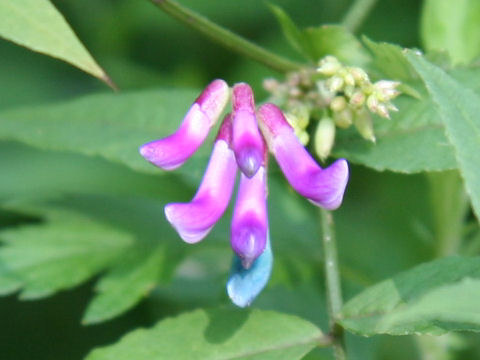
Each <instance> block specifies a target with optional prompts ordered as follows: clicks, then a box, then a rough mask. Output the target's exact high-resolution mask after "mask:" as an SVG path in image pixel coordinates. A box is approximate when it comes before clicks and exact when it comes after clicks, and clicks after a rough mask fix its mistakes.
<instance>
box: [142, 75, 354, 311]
mask: <svg viewBox="0 0 480 360" xmlns="http://www.w3.org/2000/svg"><path fill="white" fill-rule="evenodd" d="M228 97H229V89H228V85H227V84H226V83H225V82H224V81H223V80H215V81H213V82H212V83H211V84H210V85H208V86H207V88H206V89H205V90H204V91H203V93H202V94H201V95H200V97H199V98H197V100H196V101H195V103H194V104H193V105H192V107H191V108H190V110H189V111H188V113H187V115H186V116H185V119H184V120H183V122H182V124H181V126H180V128H179V129H178V130H177V132H175V133H174V134H173V135H170V136H168V137H166V138H164V139H160V140H156V141H153V142H150V143H148V144H145V145H143V146H142V147H140V153H141V155H142V156H144V157H145V158H146V159H147V160H148V161H150V162H151V163H153V164H155V165H157V166H159V167H161V168H163V169H165V170H171V169H175V168H176V167H178V166H181V165H182V164H183V163H184V162H185V161H186V160H187V159H188V158H189V157H190V156H191V155H192V154H193V153H194V152H195V151H196V150H197V149H198V147H199V146H200V145H201V144H202V142H203V141H204V140H205V138H206V137H207V135H208V131H209V129H210V128H211V127H212V126H213V124H214V123H215V121H216V120H217V118H218V117H219V116H220V114H221V112H222V111H223V108H224V107H225V104H226V102H227V101H228ZM232 105H233V106H232V107H233V111H232V114H228V115H227V116H226V117H225V118H224V120H223V122H222V124H221V126H220V129H219V132H218V135H217V137H216V139H215V142H214V144H213V150H212V154H211V157H210V160H209V162H208V165H207V169H206V171H205V174H204V176H203V179H202V182H201V184H200V186H199V188H198V190H197V192H196V194H195V196H194V197H193V199H192V200H191V201H190V202H188V203H172V204H168V205H166V206H165V216H166V218H167V220H168V221H169V222H170V224H171V225H172V226H173V227H174V228H175V229H176V231H177V232H178V234H179V235H180V237H181V238H182V239H183V240H184V241H186V242H188V243H196V242H198V241H200V240H202V239H203V238H204V237H205V236H206V235H207V234H208V233H209V232H210V230H211V229H212V228H213V226H214V225H215V223H216V222H217V221H218V220H219V219H220V217H221V216H222V215H223V213H224V212H225V210H226V208H227V207H228V203H229V201H230V198H231V196H232V192H233V187H234V185H235V178H236V174H237V172H238V171H237V169H238V168H239V169H240V170H241V172H240V185H239V189H238V193H237V199H236V201H235V207H234V211H233V218H232V223H231V234H230V236H231V237H230V239H231V246H232V248H233V250H234V252H235V255H234V259H233V264H232V270H231V274H230V277H229V280H228V283H227V292H228V295H229V296H230V298H231V299H232V301H233V303H234V304H236V305H238V306H240V307H244V306H248V305H250V304H251V302H252V301H253V300H254V299H255V297H256V296H257V295H258V294H259V293H260V292H261V290H262V289H263V288H264V287H265V285H266V284H267V282H268V279H269V277H270V273H271V270H272V264H273V255H272V251H271V247H270V239H269V230H268V216H267V202H266V201H267V193H268V192H267V146H268V149H269V150H270V152H272V153H273V155H274V156H275V158H276V160H277V162H278V164H279V165H280V168H281V169H282V171H283V173H284V174H285V176H286V177H287V179H288V181H289V182H290V184H291V185H292V187H293V188H294V189H295V190H296V191H297V192H298V193H300V194H301V195H303V196H305V197H306V198H307V199H308V200H310V201H311V202H313V203H315V204H316V205H319V206H322V207H324V208H326V209H335V208H337V207H338V206H340V203H341V202H342V198H343V193H344V191H345V187H346V184H347V181H348V165H347V162H346V161H345V160H343V159H341V160H338V161H336V162H335V163H333V164H332V165H330V166H329V167H327V168H326V169H322V168H321V167H320V166H318V165H317V163H316V162H315V161H314V160H313V158H312V157H311V156H310V154H309V153H308V152H307V150H306V149H305V148H304V147H303V145H302V144H301V143H300V141H299V140H298V138H297V136H296V135H295V133H294V130H293V128H292V127H291V126H290V125H289V124H288V122H287V121H286V119H285V117H284V115H283V114H282V112H281V110H280V109H279V108H277V107H276V106H275V105H272V104H266V105H263V106H261V107H260V109H259V110H258V112H256V111H255V102H254V98H253V92H252V89H251V88H250V86H248V85H247V84H244V83H240V84H236V85H235V86H234V87H233V92H232ZM257 119H258V121H257ZM259 126H260V129H259ZM260 130H261V131H260ZM262 133H263V135H262Z"/></svg>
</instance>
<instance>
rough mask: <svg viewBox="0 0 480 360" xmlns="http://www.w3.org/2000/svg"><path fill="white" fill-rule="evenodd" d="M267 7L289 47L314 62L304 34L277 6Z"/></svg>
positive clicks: (270, 5)
mask: <svg viewBox="0 0 480 360" xmlns="http://www.w3.org/2000/svg"><path fill="white" fill-rule="evenodd" d="M268 6H269V7H270V10H272V12H273V14H274V15H275V17H276V18H277V21H278V22H279V24H280V26H281V27H282V30H283V35H285V37H286V39H287V40H288V42H289V43H290V45H292V47H293V48H294V49H295V50H297V51H298V52H299V53H300V54H301V55H303V56H304V57H305V58H307V59H309V60H316V59H315V58H314V54H313V53H312V49H311V48H310V46H309V45H310V44H309V42H308V40H307V38H306V37H305V34H304V32H303V31H301V30H300V29H299V28H298V27H297V25H296V24H295V23H294V22H293V20H292V19H291V18H290V16H289V15H288V14H287V13H286V12H285V11H284V10H283V9H282V8H281V7H279V6H276V5H273V4H268Z"/></svg>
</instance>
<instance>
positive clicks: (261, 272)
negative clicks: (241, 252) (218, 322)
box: [227, 235, 273, 307]
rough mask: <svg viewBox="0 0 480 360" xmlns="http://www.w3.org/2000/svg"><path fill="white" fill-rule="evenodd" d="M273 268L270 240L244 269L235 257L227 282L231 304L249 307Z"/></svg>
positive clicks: (240, 261) (268, 239) (239, 260)
mask: <svg viewBox="0 0 480 360" xmlns="http://www.w3.org/2000/svg"><path fill="white" fill-rule="evenodd" d="M272 267H273V254H272V249H271V247H270V238H269V236H268V235H267V243H266V246H265V250H264V251H263V253H262V254H261V255H260V256H259V257H258V258H257V259H256V260H255V261H254V262H253V263H252V265H251V266H250V267H249V268H248V269H246V268H245V267H244V266H243V261H242V259H240V258H239V257H238V256H235V257H234V259H233V263H232V269H231V271H230V276H229V278H228V281H227V293H228V296H229V297H230V299H231V300H232V302H233V303H234V304H235V305H237V306H239V307H246V306H249V305H250V304H251V303H252V301H253V300H255V298H256V297H257V296H258V294H260V292H261V291H262V290H263V288H264V287H265V285H267V282H268V280H269V278H270V274H271V272H272Z"/></svg>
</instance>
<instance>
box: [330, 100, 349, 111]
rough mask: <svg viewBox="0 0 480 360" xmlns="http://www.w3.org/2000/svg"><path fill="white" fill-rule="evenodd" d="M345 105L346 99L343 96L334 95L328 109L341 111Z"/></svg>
mask: <svg viewBox="0 0 480 360" xmlns="http://www.w3.org/2000/svg"><path fill="white" fill-rule="evenodd" d="M346 107H347V100H346V99H345V97H344V96H335V97H334V98H333V100H332V101H331V102H330V109H332V111H333V112H339V111H342V110H343V109H345V108H346Z"/></svg>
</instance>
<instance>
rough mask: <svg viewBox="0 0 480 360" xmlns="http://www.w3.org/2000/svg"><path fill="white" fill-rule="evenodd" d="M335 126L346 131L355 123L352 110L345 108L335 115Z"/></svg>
mask: <svg viewBox="0 0 480 360" xmlns="http://www.w3.org/2000/svg"><path fill="white" fill-rule="evenodd" d="M333 116H334V117H333V119H334V121H335V125H337V126H338V127H339V128H342V129H346V128H348V127H350V125H352V122H353V112H352V110H351V109H350V108H348V107H347V108H345V109H343V110H342V111H340V112H337V113H335V114H334V115H333Z"/></svg>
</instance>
